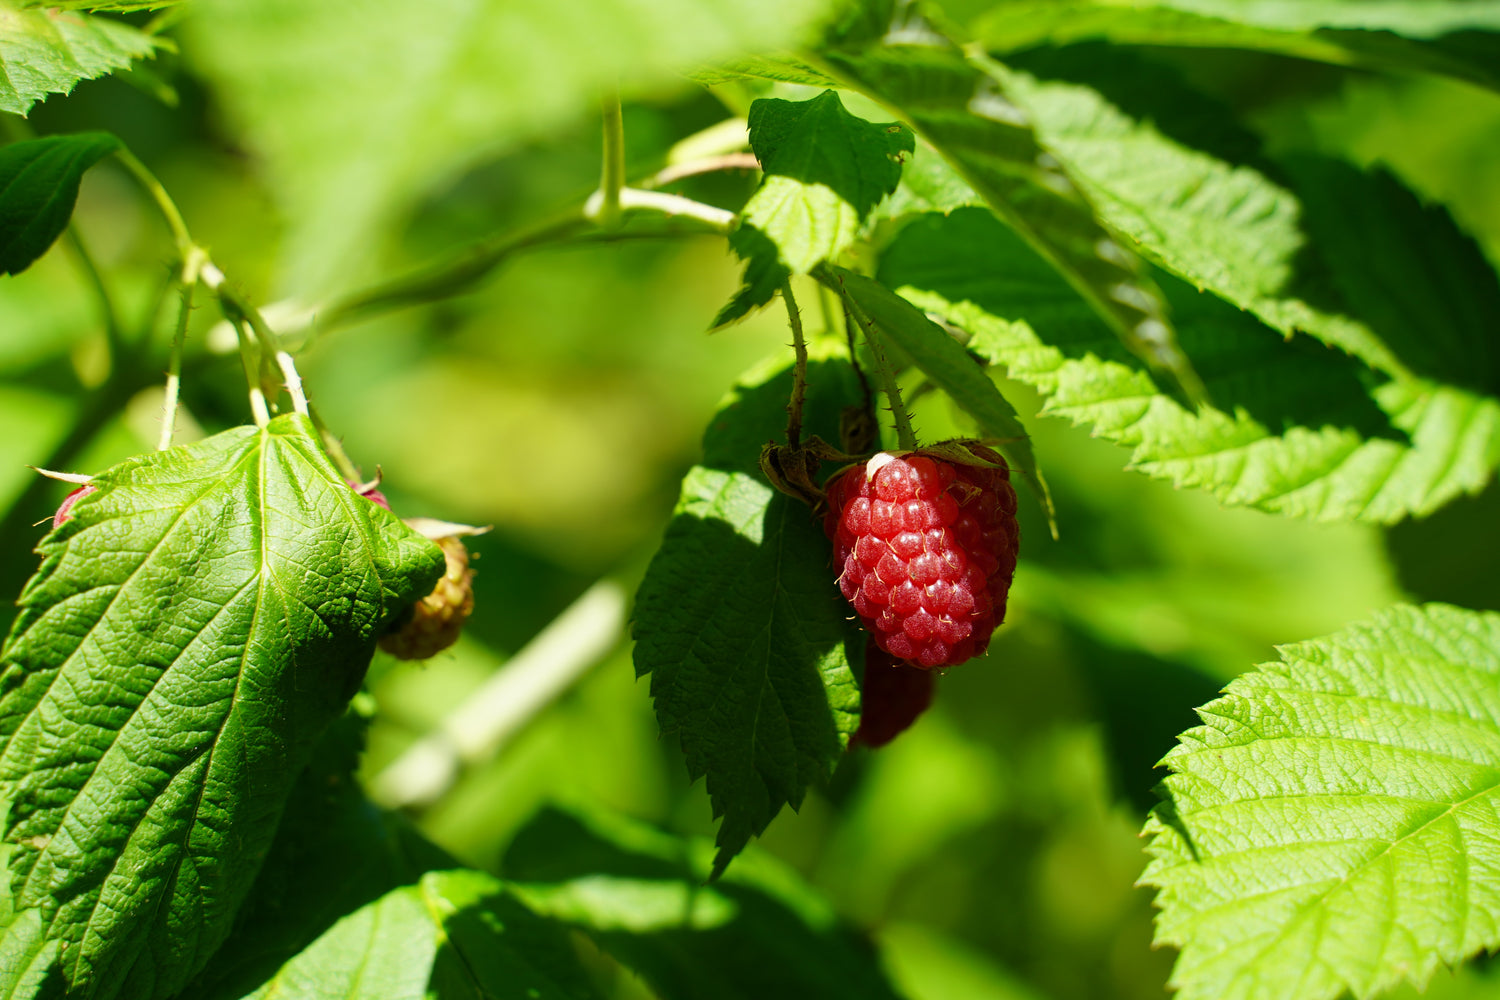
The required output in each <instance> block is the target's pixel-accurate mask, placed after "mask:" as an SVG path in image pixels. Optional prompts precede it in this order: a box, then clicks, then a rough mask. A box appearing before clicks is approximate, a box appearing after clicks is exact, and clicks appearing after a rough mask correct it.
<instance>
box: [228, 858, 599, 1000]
mask: <svg viewBox="0 0 1500 1000" xmlns="http://www.w3.org/2000/svg"><path fill="white" fill-rule="evenodd" d="M595 996H596V994H595V992H594V991H593V989H592V987H590V986H589V984H588V981H587V979H586V977H585V974H584V973H583V971H582V969H581V967H580V966H579V965H578V960H577V955H576V954H575V953H574V952H573V950H572V949H571V948H570V947H569V946H568V942H567V939H566V937H565V936H564V932H563V930H562V928H561V927H560V926H558V925H555V924H552V923H550V922H549V921H546V920H544V919H542V918H541V917H538V916H537V915H536V914H535V913H533V912H531V911H530V910H528V909H527V908H526V907H525V906H524V905H522V904H521V903H520V902H519V901H517V900H516V899H515V898H514V897H513V896H512V895H510V894H509V893H508V892H506V890H505V887H504V885H502V884H501V882H500V881H499V880H498V879H496V878H494V876H491V875H487V874H485V873H483V872H478V871H472V870H467V869H454V870H450V871H435V872H428V873H427V874H426V875H424V876H422V878H421V879H420V881H418V882H417V884H415V885H409V886H403V887H401V888H398V889H393V890H391V891H390V892H388V893H386V894H385V895H383V896H381V897H380V898H378V899H376V900H373V901H372V902H370V903H367V904H366V905H364V906H362V907H360V908H359V909H358V910H355V911H354V912H353V913H350V914H349V915H348V916H346V917H344V918H343V919H341V920H339V921H338V922H337V923H336V924H334V925H333V926H332V927H330V928H329V929H328V930H327V931H326V932H324V933H323V934H322V935H321V936H320V937H319V938H318V939H317V940H316V941H314V942H313V943H312V944H311V945H310V946H309V947H308V948H307V949H306V950H304V951H302V952H301V953H300V954H298V955H297V956H296V957H295V958H293V959H292V960H291V961H289V962H287V963H286V964H285V965H283V966H282V967H281V969H280V970H278V971H277V973H276V975H274V976H273V977H272V978H270V979H269V980H267V981H266V982H265V984H264V985H262V986H261V987H260V988H259V989H257V990H255V992H253V993H249V994H246V996H245V998H244V1000H272V998H280V997H296V998H297V1000H591V998H593V997H595Z"/></svg>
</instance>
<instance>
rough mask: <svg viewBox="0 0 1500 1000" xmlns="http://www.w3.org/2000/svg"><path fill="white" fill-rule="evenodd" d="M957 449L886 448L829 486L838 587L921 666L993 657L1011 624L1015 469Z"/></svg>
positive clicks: (827, 521)
mask: <svg viewBox="0 0 1500 1000" xmlns="http://www.w3.org/2000/svg"><path fill="white" fill-rule="evenodd" d="M967 450H968V451H969V452H970V453H974V452H981V453H983V454H984V457H985V458H986V459H988V460H989V461H991V462H993V463H995V464H994V466H990V465H980V464H977V463H975V464H971V463H967V462H963V461H959V460H956V459H955V458H954V455H955V454H957V453H958V452H957V450H956V449H951V448H948V449H943V450H942V454H937V453H935V452H923V451H914V452H905V453H895V454H892V453H890V452H881V453H879V454H877V455H876V456H875V457H874V458H872V459H870V460H869V461H868V462H866V463H865V464H864V465H857V466H853V467H851V468H849V469H846V470H844V471H843V472H840V473H838V474H837V475H835V476H834V478H833V479H831V480H830V481H829V483H828V485H827V487H826V493H827V497H828V512H827V514H826V515H825V517H824V521H823V529H824V531H825V532H826V533H827V534H828V537H829V538H830V539H831V540H832V541H833V547H834V566H835V568H836V569H838V571H839V579H838V584H839V589H840V590H841V591H842V592H843V594H844V597H845V598H846V599H848V601H849V603H850V604H851V605H853V606H854V610H855V612H857V613H858V614H859V617H860V619H861V621H863V623H864V626H865V628H866V630H868V631H869V633H870V635H871V636H872V637H873V638H874V640H875V642H876V643H877V644H879V646H880V648H881V649H883V650H885V651H886V652H887V653H890V654H891V655H892V656H894V657H896V658H897V659H899V660H906V661H907V662H909V663H910V664H912V665H913V666H918V667H927V668H933V667H947V666H952V665H954V664H956V663H962V662H964V661H965V660H968V659H970V658H972V657H975V656H978V655H979V654H980V653H983V652H984V651H985V649H986V647H988V645H989V641H990V634H991V633H992V632H994V630H995V627H996V626H997V625H999V624H1000V623H1001V622H1002V621H1004V620H1005V600H1006V596H1007V594H1008V593H1009V591H1010V583H1011V578H1012V577H1013V576H1014V575H1015V571H1016V550H1017V547H1018V545H1019V542H1020V534H1019V531H1018V528H1017V525H1016V493H1015V490H1014V489H1013V488H1012V487H1011V485H1010V471H1009V469H1008V468H1006V466H1005V463H1004V461H1003V460H1002V459H1000V457H999V456H998V455H995V454H994V453H993V452H989V451H988V449H979V448H974V447H969V448H968V449H967Z"/></svg>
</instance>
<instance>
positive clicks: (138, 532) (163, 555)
mask: <svg viewBox="0 0 1500 1000" xmlns="http://www.w3.org/2000/svg"><path fill="white" fill-rule="evenodd" d="M94 484H95V485H96V486H97V487H98V491H97V492H95V493H94V494H92V495H90V496H87V497H85V498H83V499H82V500H81V501H79V502H78V503H77V504H76V505H75V506H74V507H73V509H72V517H71V518H70V519H69V520H68V521H66V522H65V523H64V524H63V525H62V526H61V527H59V528H57V529H55V530H54V531H53V532H52V533H51V534H50V535H48V536H47V537H46V538H45V539H44V540H43V542H42V544H41V546H40V551H41V553H42V556H43V562H42V566H41V569H40V570H39V571H38V572H37V574H36V576H35V577H33V578H32V580H31V582H30V583H29V584H28V585H27V587H26V590H25V592H24V593H23V594H22V596H21V601H20V604H21V611H20V615H19V617H18V618H17V619H16V623H15V626H14V628H13V631H12V634H11V637H10V640H9V641H8V642H7V644H6V646H5V649H4V655H3V664H0V666H3V672H0V733H3V734H4V736H5V739H6V743H5V746H4V751H3V753H0V780H3V781H4V782H6V783H7V788H8V790H9V792H10V794H11V809H10V816H9V822H8V826H7V834H6V839H7V840H8V841H9V842H10V843H11V844H13V845H15V848H14V853H13V854H12V856H11V859H10V868H11V879H12V882H11V886H12V892H13V896H14V905H15V906H16V907H17V908H18V909H23V908H29V907H35V908H37V909H38V910H40V911H41V915H42V923H43V927H44V932H45V934H46V936H47V939H48V940H57V941H60V942H61V943H62V951H63V971H64V974H65V975H66V976H67V978H68V981H69V983H70V985H71V986H72V988H74V989H76V990H78V991H80V992H86V993H87V994H88V995H89V996H92V997H97V998H109V997H115V996H129V997H165V996H170V995H172V994H174V993H176V992H177V991H178V990H179V989H181V987H182V986H183V985H184V984H185V983H186V982H187V980H188V979H189V978H190V977H191V976H192V975H193V974H194V973H196V972H197V971H198V970H199V969H201V968H202V966H203V964H204V963H205V962H206V961H207V960H208V957H209V956H210V955H211V954H212V953H213V951H214V950H215V949H216V948H217V947H218V945H219V944H220V943H221V942H222V941H223V940H224V937H225V936H226V935H227V934H228V932H229V927H230V921H231V920H232V918H233V917H234V914H235V912H236V910H237V908H238V906H239V904H240V902H241V900H242V899H243V898H244V896H245V893H246V891H247V890H248V888H249V886H250V883H251V881H252V880H253V879H254V877H255V874H256V871H257V869H258V868H259V866H260V863H261V860H262V858H263V857H264V856H265V851H266V849H267V848H268V847H269V846H270V843H271V840H272V837H273V835H274V833H275V829H276V824H277V821H278V819H279V817H280V814H281V810H282V808H283V805H284V803H285V801H286V797H287V795H288V793H289V791H290V788H291V786H292V783H293V781H294V779H295V777H296V775H297V773H298V772H299V771H300V770H301V769H302V767H303V766H304V765H305V764H306V762H307V759H308V754H309V752H310V750H311V748H312V745H313V743H314V742H315V740H316V739H317V737H318V735H319V734H320V733H321V732H322V731H323V729H324V728H325V727H326V726H327V725H328V724H329V722H331V721H332V720H333V719H334V718H336V717H337V715H338V714H339V713H340V712H341V711H342V710H343V707H344V704H345V702H346V701H347V700H348V698H349V697H350V695H351V694H353V692H354V690H355V688H356V687H357V685H358V683H359V680H360V678H361V676H362V675H363V673H364V670H365V668H366V666H367V665H368V663H369V659H370V656H371V653H372V652H373V649H374V644H375V640H376V638H377V636H378V634H379V633H380V631H381V629H382V628H383V627H384V626H385V624H386V622H388V621H389V619H390V618H391V617H392V616H393V615H395V614H396V613H397V612H399V611H400V610H402V609H403V608H405V607H406V606H408V605H409V604H411V603H412V601H414V600H415V599H416V598H417V597H418V596H420V595H421V594H424V593H426V592H427V590H428V589H430V588H431V586H432V584H433V582H434V581H435V580H436V579H437V577H438V575H439V574H440V573H441V571H442V566H443V561H442V556H441V553H440V552H439V550H438V549H437V548H436V546H434V545H432V543H430V542H428V541H427V540H425V539H423V538H421V537H420V536H419V535H417V534H416V533H415V532H412V531H411V530H410V529H408V528H407V527H406V526H405V525H403V524H402V523H401V522H400V521H399V520H397V519H396V518H395V516H394V515H392V514H391V513H390V512H389V511H387V510H385V509H383V508H380V507H378V506H376V505H374V504H372V503H370V502H369V501H366V500H364V499H362V498H360V497H359V496H357V495H356V494H355V493H354V492H353V491H351V490H350V489H349V487H348V486H347V485H346V484H345V483H344V480H343V479H342V477H340V476H339V474H338V472H337V470H335V469H334V467H333V465H332V463H331V462H329V460H328V458H327V457H326V456H325V455H324V454H323V452H322V450H321V447H320V446H319V444H318V443H317V436H316V434H315V432H314V431H313V429H312V427H311V425H310V424H309V423H308V421H307V420H306V418H304V417H301V416H299V415H296V414H292V415H287V416H283V417H278V418H276V419H275V420H273V421H272V422H271V423H270V425H269V426H268V427H266V428H264V429H256V428H252V427H242V428H237V429H235V430H231V431H226V432H224V433H222V434H218V435H216V436H214V437H212V438H209V439H207V440H205V441H202V442H199V443H197V444H194V445H188V446H185V447H180V448H174V449H170V450H168V451H164V452H154V453H151V454H147V455H142V456H138V457H136V458H132V459H128V460H126V461H125V462H122V463H121V464H119V465H117V466H114V467H113V468H111V469H109V470H107V471H105V472H103V473H101V474H100V475H98V476H96V477H95V478H94Z"/></svg>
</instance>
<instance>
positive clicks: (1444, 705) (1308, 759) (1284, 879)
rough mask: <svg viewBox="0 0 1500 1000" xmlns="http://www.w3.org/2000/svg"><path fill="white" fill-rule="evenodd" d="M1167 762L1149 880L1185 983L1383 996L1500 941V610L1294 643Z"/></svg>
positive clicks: (1411, 620)
mask: <svg viewBox="0 0 1500 1000" xmlns="http://www.w3.org/2000/svg"><path fill="white" fill-rule="evenodd" d="M1280 652H1281V660H1280V661H1279V662H1276V663H1267V664H1262V665H1261V666H1260V667H1258V668H1257V669H1256V670H1254V671H1251V672H1250V673H1248V674H1245V675H1244V676H1242V677H1240V678H1239V679H1238V680H1236V681H1234V682H1233V683H1231V684H1230V685H1229V687H1228V688H1227V689H1226V690H1225V693H1224V696H1223V697H1221V698H1219V699H1218V700H1217V701H1213V702H1210V703H1209V704H1208V705H1206V706H1204V707H1203V708H1201V709H1200V710H1199V714H1200V716H1201V717H1202V719H1203V725H1202V726H1200V727H1198V728H1196V729H1192V730H1189V731H1188V732H1186V733H1184V734H1183V735H1182V737H1181V745H1180V746H1178V747H1177V748H1176V749H1174V750H1173V751H1172V752H1171V753H1170V754H1168V755H1167V757H1166V760H1165V761H1164V763H1165V764H1166V765H1167V766H1168V767H1169V768H1170V769H1171V771H1172V773H1171V775H1170V776H1169V777H1168V778H1167V779H1166V780H1165V782H1164V783H1163V786H1162V789H1163V794H1164V796H1165V801H1164V803H1163V804H1162V805H1161V806H1160V807H1159V808H1158V810H1157V812H1156V813H1155V814H1154V815H1153V817H1152V819H1151V820H1150V821H1149V822H1148V823H1147V825H1146V833H1147V834H1148V835H1149V836H1150V837H1151V845H1150V848H1149V850H1150V853H1151V855H1152V861H1151V864H1150V865H1149V867H1148V868H1147V870H1146V873H1145V875H1144V876H1143V877H1142V881H1143V882H1145V883H1146V884H1148V885H1152V886H1156V887H1157V888H1159V889H1160V890H1161V891H1160V893H1159V895H1158V897H1157V905H1158V906H1159V907H1160V908H1161V914H1160V915H1159V917H1158V918H1157V941H1158V943H1160V944H1171V945H1174V946H1176V947H1178V948H1180V949H1181V955H1180V956H1179V958H1178V961H1177V966H1176V968H1175V970H1174V972H1173V974H1172V985H1173V986H1174V987H1175V988H1176V989H1177V990H1178V992H1177V996H1179V997H1181V998H1183V1000H1210V998H1212V1000H1222V998H1234V1000H1259V998H1264V1000H1273V998H1276V1000H1280V998H1284V997H1289V996H1296V997H1299V998H1302V1000H1334V998H1335V997H1338V996H1341V995H1343V994H1344V993H1345V991H1346V990H1347V991H1349V992H1351V993H1353V994H1354V995H1355V996H1358V997H1369V996H1373V995H1374V994H1376V993H1378V992H1381V991H1383V990H1386V989H1389V988H1391V987H1392V986H1394V985H1396V983H1398V982H1399V981H1401V980H1402V979H1410V980H1411V981H1412V982H1413V983H1415V984H1416V985H1418V986H1421V985H1423V984H1425V983H1426V982H1427V980H1428V978H1429V977H1431V975H1432V973H1433V972H1434V970H1436V969H1437V968H1438V967H1439V966H1440V965H1454V964H1456V963H1458V962H1460V961H1462V960H1463V959H1465V958H1468V957H1470V956H1472V955H1473V954H1475V953H1476V952H1478V951H1481V950H1485V949H1493V948H1495V947H1496V946H1497V945H1500V848H1497V845H1500V822H1497V818H1496V817H1497V815H1500V683H1497V680H1500V615H1496V614H1492V613H1491V614H1482V613H1478V612H1473V611H1466V610H1463V609H1460V608H1453V607H1449V606H1446V605H1427V606H1425V607H1421V608H1417V607H1409V606H1398V607H1396V608H1392V609H1390V610H1388V611H1385V612H1383V613H1381V614H1379V615H1377V616H1375V617H1374V618H1373V619H1372V620H1370V621H1369V622H1367V623H1364V624H1360V625H1355V626H1352V627H1350V628H1348V629H1345V630H1344V631H1342V632H1339V633H1337V634H1335V635H1332V636H1328V637H1327V638H1323V639H1316V640H1313V641H1311V642H1303V643H1297V644H1295V645H1290V646H1284V647H1281V650H1280Z"/></svg>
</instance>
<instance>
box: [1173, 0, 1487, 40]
mask: <svg viewBox="0 0 1500 1000" xmlns="http://www.w3.org/2000/svg"><path fill="white" fill-rule="evenodd" d="M1155 2H1156V3H1157V5H1158V6H1162V7H1175V8H1177V9H1178V10H1186V11H1192V12H1194V13H1198V14H1207V15H1212V16H1214V17H1221V18H1224V19H1225V20H1228V21H1237V22H1240V23H1242V24H1254V25H1259V26H1261V27H1266V28H1280V29H1282V30H1285V31H1309V30H1312V29H1314V28H1362V29H1366V30H1370V31H1392V32H1395V33H1396V34H1399V35H1409V36H1411V37H1413V38H1431V37H1434V36H1436V35H1444V34H1447V33H1449V32H1452V31H1462V30H1465V29H1477V30H1481V31H1493V30H1496V29H1500V3H1496V2H1495V0H1261V2H1258V3H1253V4H1247V3H1244V2H1243V0H1155Z"/></svg>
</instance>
